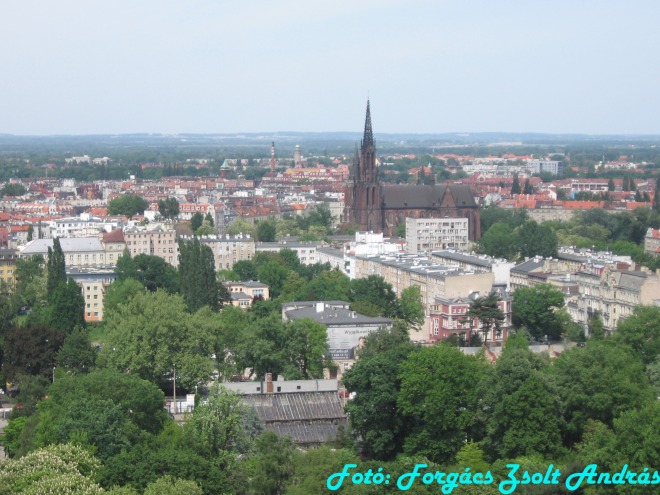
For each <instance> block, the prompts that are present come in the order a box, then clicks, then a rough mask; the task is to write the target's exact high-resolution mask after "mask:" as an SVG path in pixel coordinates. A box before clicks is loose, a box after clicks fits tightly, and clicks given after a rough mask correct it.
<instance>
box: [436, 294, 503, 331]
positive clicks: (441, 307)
mask: <svg viewBox="0 0 660 495" xmlns="http://www.w3.org/2000/svg"><path fill="white" fill-rule="evenodd" d="M483 295H485V294H483ZM479 296H480V294H479V293H478V292H474V293H472V294H470V296H469V297H455V298H445V297H436V298H435V300H434V301H433V303H432V304H431V308H430V320H431V331H430V335H429V341H430V342H437V341H439V340H444V339H446V338H447V337H449V336H451V335H457V336H459V337H462V338H463V339H464V340H465V341H466V342H467V343H468V344H469V343H470V340H471V337H472V335H473V333H474V332H480V337H481V339H482V340H485V341H487V342H501V341H504V340H506V338H507V336H508V332H509V329H510V328H511V297H510V296H509V295H508V294H506V293H505V294H504V297H501V299H500V300H499V301H498V303H497V306H498V307H499V308H500V310H501V311H502V313H503V314H504V321H502V322H501V324H500V329H501V331H500V333H497V331H496V329H495V328H491V329H490V331H488V332H487V333H488V335H486V336H485V337H486V338H485V339H484V335H483V333H481V330H480V328H481V323H480V322H479V320H478V319H477V318H467V317H466V314H467V312H468V311H469V309H470V305H471V304H472V302H473V301H474V300H475V299H476V298H477V297H479Z"/></svg>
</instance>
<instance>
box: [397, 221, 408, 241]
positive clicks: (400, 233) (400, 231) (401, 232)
mask: <svg viewBox="0 0 660 495" xmlns="http://www.w3.org/2000/svg"><path fill="white" fill-rule="evenodd" d="M395 235H396V236H397V237H401V238H402V239H405V237H406V224H405V223H403V222H402V223H400V224H399V225H397V226H396V232H395Z"/></svg>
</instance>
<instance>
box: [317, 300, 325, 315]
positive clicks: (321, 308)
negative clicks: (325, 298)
mask: <svg viewBox="0 0 660 495" xmlns="http://www.w3.org/2000/svg"><path fill="white" fill-rule="evenodd" d="M324 308H325V304H323V302H321V301H319V302H317V303H316V312H317V313H323V309H324Z"/></svg>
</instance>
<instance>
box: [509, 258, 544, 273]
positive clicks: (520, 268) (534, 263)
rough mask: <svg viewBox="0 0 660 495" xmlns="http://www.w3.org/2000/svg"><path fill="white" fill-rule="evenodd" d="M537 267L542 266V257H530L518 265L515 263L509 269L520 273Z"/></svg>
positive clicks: (529, 271) (531, 270)
mask: <svg viewBox="0 0 660 495" xmlns="http://www.w3.org/2000/svg"><path fill="white" fill-rule="evenodd" d="M539 268H543V258H541V259H535V258H532V259H531V260H527V261H524V262H522V263H520V264H519V265H516V266H514V267H513V268H511V271H512V272H520V273H531V272H533V271H534V270H537V269H539Z"/></svg>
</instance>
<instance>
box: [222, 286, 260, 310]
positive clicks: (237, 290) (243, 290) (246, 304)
mask: <svg viewBox="0 0 660 495" xmlns="http://www.w3.org/2000/svg"><path fill="white" fill-rule="evenodd" d="M223 285H224V286H225V287H226V288H227V290H228V291H229V295H230V296H231V303H232V305H233V306H237V307H239V308H241V309H248V308H250V307H251V306H252V301H254V298H255V297H263V298H264V299H265V300H268V299H270V291H269V287H268V285H266V284H262V283H261V282H259V281H254V280H248V281H243V282H224V284H223Z"/></svg>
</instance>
